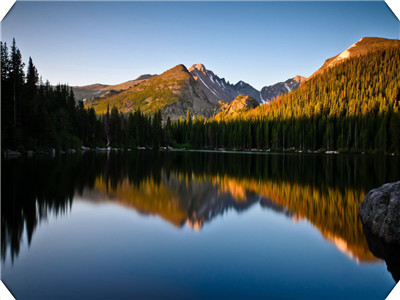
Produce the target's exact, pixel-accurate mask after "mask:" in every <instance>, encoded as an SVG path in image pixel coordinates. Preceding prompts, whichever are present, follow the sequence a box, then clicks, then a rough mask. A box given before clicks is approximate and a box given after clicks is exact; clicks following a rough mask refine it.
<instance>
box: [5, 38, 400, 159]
mask: <svg viewBox="0 0 400 300" xmlns="http://www.w3.org/2000/svg"><path fill="white" fill-rule="evenodd" d="M399 69H400V49H399V48H388V49H386V50H383V51H375V52H370V53H369V54H367V55H364V56H360V57H356V58H351V59H348V60H346V61H345V62H343V63H341V64H339V65H337V66H335V67H332V68H330V69H328V70H327V71H325V72H324V73H323V74H318V75H316V76H314V77H312V78H311V79H310V80H308V81H307V82H306V83H305V84H304V85H303V86H302V87H300V88H299V89H298V90H297V91H294V92H291V93H289V94H286V95H282V96H280V97H278V98H277V99H274V100H273V101H271V102H270V103H268V104H264V105H261V106H259V107H257V108H256V109H252V110H250V111H247V112H243V113H240V114H238V115H236V116H235V117H234V118H230V117H227V118H221V117H220V116H219V115H215V116H213V117H212V118H209V119H204V118H202V117H198V116H196V115H195V114H194V113H193V112H191V111H190V110H188V111H187V116H186V118H180V119H178V120H176V121H171V120H170V119H169V118H166V119H165V118H164V117H163V115H162V112H161V111H157V112H155V113H153V114H145V113H143V112H141V111H140V110H136V111H134V112H130V113H121V112H119V111H118V109H117V108H116V107H110V106H109V105H108V106H107V111H106V113H104V114H102V115H96V113H95V111H94V109H93V108H86V107H85V106H84V103H83V102H79V103H76V101H75V97H74V94H73V91H72V89H71V88H70V87H68V86H67V85H64V84H57V85H55V86H53V85H51V84H50V83H49V82H48V81H46V82H45V83H43V81H42V79H41V77H39V74H38V70H37V69H36V67H35V65H34V64H33V60H32V58H29V61H28V66H27V68H26V74H25V71H24V70H25V64H24V62H23V61H22V55H21V52H20V50H19V49H18V47H17V46H16V43H15V40H13V42H12V45H11V47H10V51H9V50H8V47H7V44H6V43H3V42H2V43H1V98H2V101H1V117H2V130H1V142H2V149H3V151H4V150H7V149H10V150H17V151H20V152H24V151H26V150H33V151H47V150H48V149H49V148H54V149H56V150H57V151H66V150H68V149H78V148H80V147H81V146H83V145H84V146H86V147H91V148H95V147H108V146H111V147H113V148H122V149H136V148H137V147H146V148H151V149H154V150H155V149H159V147H160V146H164V147H166V146H172V147H173V148H187V149H227V150H228V149H229V150H269V151H295V150H297V151H332V150H337V151H339V152H379V153H397V154H399V153H400V113H399V106H400V72H399V71H398V70H399Z"/></svg>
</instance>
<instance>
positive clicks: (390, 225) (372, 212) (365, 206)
mask: <svg viewBox="0 0 400 300" xmlns="http://www.w3.org/2000/svg"><path fill="white" fill-rule="evenodd" d="M359 215H360V217H361V221H362V222H363V224H364V225H365V226H366V227H368V228H369V230H370V231H371V233H372V234H373V235H375V236H378V237H379V238H381V239H382V240H383V241H384V242H386V243H388V244H399V245H400V181H398V182H394V183H387V184H384V185H382V186H381V187H379V188H376V189H373V190H371V191H369V192H368V194H367V195H366V196H365V198H364V200H363V201H362V203H361V205H360V209H359Z"/></svg>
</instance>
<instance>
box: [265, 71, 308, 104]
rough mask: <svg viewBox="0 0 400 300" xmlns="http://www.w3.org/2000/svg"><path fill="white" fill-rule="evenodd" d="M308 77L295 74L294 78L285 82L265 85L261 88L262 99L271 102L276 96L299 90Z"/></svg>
mask: <svg viewBox="0 0 400 300" xmlns="http://www.w3.org/2000/svg"><path fill="white" fill-rule="evenodd" d="M306 80H307V78H306V77H302V76H299V75H297V76H295V77H294V78H291V79H288V80H286V81H285V82H278V83H275V84H274V85H270V86H264V87H263V88H262V89H261V93H260V94H261V100H262V101H263V102H269V101H271V100H273V99H274V98H276V97H278V96H280V95H283V94H287V93H290V92H292V91H295V90H297V89H298V88H299V87H300V86H301V85H302V84H303V83H304V82H305V81H306Z"/></svg>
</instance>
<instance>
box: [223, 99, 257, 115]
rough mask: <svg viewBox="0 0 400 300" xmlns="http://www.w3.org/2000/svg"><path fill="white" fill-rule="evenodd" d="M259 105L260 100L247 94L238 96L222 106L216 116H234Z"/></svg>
mask: <svg viewBox="0 0 400 300" xmlns="http://www.w3.org/2000/svg"><path fill="white" fill-rule="evenodd" d="M258 105H259V103H258V101H257V100H255V99H254V98H252V97H250V96H246V95H239V96H237V97H236V98H235V99H234V100H233V101H232V102H230V103H228V102H226V103H225V104H223V105H222V106H221V112H220V113H219V114H218V115H217V116H216V118H217V119H219V118H220V119H224V118H225V117H234V116H236V115H237V114H239V113H242V112H245V111H248V110H251V109H253V108H255V107H257V106H258Z"/></svg>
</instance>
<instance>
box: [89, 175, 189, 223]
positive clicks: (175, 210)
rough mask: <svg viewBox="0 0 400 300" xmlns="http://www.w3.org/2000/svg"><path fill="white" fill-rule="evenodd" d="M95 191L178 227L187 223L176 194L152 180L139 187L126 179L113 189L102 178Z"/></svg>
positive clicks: (97, 179) (98, 180)
mask: <svg viewBox="0 0 400 300" xmlns="http://www.w3.org/2000/svg"><path fill="white" fill-rule="evenodd" d="M94 189H95V190H97V191H99V192H101V193H103V194H104V195H107V197H108V198H110V199H112V200H113V201H115V202H118V203H120V204H123V205H126V206H133V207H134V208H135V209H136V210H137V211H139V212H142V213H151V214H157V215H159V216H161V217H162V218H164V219H165V220H167V221H169V222H171V223H173V224H174V225H176V226H182V225H183V224H184V223H185V221H186V212H185V211H184V210H183V209H182V207H181V206H180V203H179V198H178V196H177V195H176V193H175V192H174V191H173V190H171V189H169V188H167V187H166V186H165V185H163V184H159V185H158V184H156V183H155V182H154V180H152V179H147V180H144V181H142V182H141V183H140V184H139V186H135V185H133V184H131V183H130V182H129V181H128V179H124V180H122V181H121V182H119V183H118V184H117V186H116V187H115V188H112V187H111V185H110V184H109V183H106V182H105V181H104V180H103V178H102V177H101V176H100V177H97V178H96V181H95V186H94Z"/></svg>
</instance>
